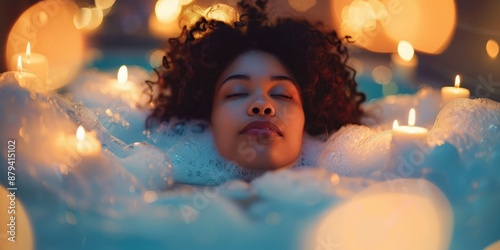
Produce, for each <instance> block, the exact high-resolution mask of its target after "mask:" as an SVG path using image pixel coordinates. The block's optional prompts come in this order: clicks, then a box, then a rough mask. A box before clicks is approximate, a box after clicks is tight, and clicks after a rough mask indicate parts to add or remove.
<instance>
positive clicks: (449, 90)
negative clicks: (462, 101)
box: [441, 75, 470, 106]
mask: <svg viewBox="0 0 500 250" xmlns="http://www.w3.org/2000/svg"><path fill="white" fill-rule="evenodd" d="M469 95H470V91H469V90H468V89H466V88H460V76H459V75H457V76H456V77H455V87H443V88H441V104H442V106H445V105H446V104H448V103H449V102H450V101H451V100H453V99H457V98H469Z"/></svg>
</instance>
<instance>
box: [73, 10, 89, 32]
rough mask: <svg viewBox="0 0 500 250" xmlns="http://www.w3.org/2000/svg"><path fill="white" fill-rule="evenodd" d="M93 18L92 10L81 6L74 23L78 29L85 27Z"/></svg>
mask: <svg viewBox="0 0 500 250" xmlns="http://www.w3.org/2000/svg"><path fill="white" fill-rule="evenodd" d="M90 19H92V11H91V10H90V9H89V8H80V9H79V10H78V11H77V12H76V13H75V16H74V17H73V23H74V24H75V27H76V28H77V29H82V28H85V27H86V26H87V25H89V23H90Z"/></svg>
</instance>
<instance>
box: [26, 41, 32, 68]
mask: <svg viewBox="0 0 500 250" xmlns="http://www.w3.org/2000/svg"><path fill="white" fill-rule="evenodd" d="M26 57H27V58H28V63H30V61H31V44H30V42H28V45H26Z"/></svg>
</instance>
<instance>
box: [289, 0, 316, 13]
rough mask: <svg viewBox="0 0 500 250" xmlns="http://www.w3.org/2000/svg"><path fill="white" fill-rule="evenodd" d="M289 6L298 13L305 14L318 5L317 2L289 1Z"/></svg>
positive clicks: (304, 0)
mask: <svg viewBox="0 0 500 250" xmlns="http://www.w3.org/2000/svg"><path fill="white" fill-rule="evenodd" d="M288 4H290V6H291V7H292V8H293V9H294V10H296V11H298V12H305V11H307V10H309V9H310V8H312V7H313V6H315V5H316V0H288Z"/></svg>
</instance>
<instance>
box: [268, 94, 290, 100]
mask: <svg viewBox="0 0 500 250" xmlns="http://www.w3.org/2000/svg"><path fill="white" fill-rule="evenodd" d="M271 96H275V97H280V98H285V99H289V100H291V99H292V96H289V95H271Z"/></svg>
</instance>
